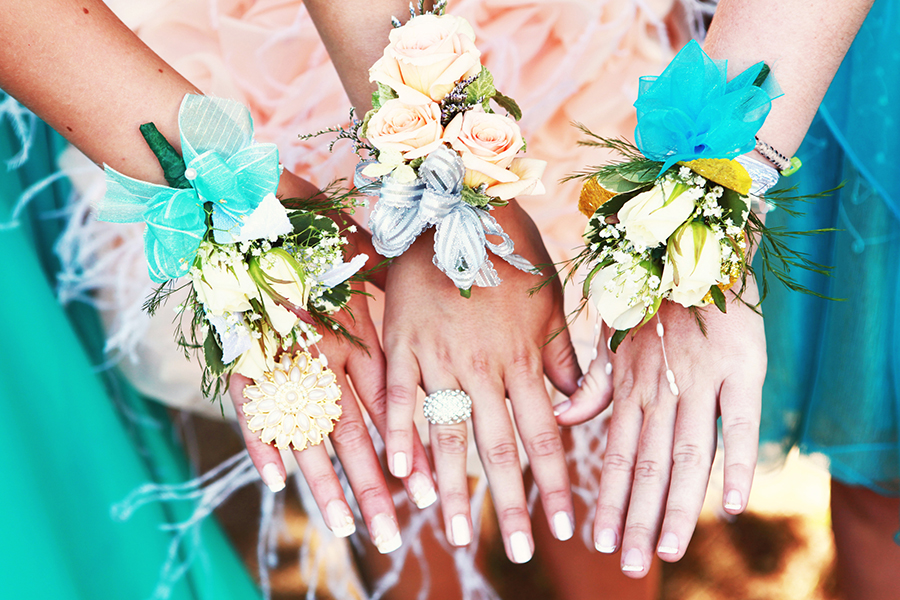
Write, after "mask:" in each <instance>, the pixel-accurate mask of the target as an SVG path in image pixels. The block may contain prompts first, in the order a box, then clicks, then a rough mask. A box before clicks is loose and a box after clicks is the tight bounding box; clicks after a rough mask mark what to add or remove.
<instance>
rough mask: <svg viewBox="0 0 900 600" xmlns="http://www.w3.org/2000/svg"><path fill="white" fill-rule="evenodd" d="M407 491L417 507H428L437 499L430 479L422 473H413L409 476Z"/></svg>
mask: <svg viewBox="0 0 900 600" xmlns="http://www.w3.org/2000/svg"><path fill="white" fill-rule="evenodd" d="M409 492H410V493H411V494H412V499H413V502H415V503H416V506H418V507H419V508H428V507H429V506H431V505H432V504H434V503H435V502H436V501H437V493H436V492H435V491H434V486H433V485H431V480H430V479H428V477H427V476H425V475H423V474H422V473H413V475H412V477H410V478H409Z"/></svg>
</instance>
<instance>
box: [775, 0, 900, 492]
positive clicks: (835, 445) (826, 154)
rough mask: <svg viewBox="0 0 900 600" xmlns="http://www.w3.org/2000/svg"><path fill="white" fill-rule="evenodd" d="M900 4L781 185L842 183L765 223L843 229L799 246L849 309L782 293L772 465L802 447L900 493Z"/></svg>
mask: <svg viewBox="0 0 900 600" xmlns="http://www.w3.org/2000/svg"><path fill="white" fill-rule="evenodd" d="M898 8H900V2H897V1H893V0H887V1H879V2H876V3H875V5H874V7H873V9H872V11H871V13H870V14H869V17H868V19H867V20H866V22H865V24H864V25H863V27H862V29H861V31H860V33H859V35H858V36H857V38H856V41H855V42H854V43H853V46H852V47H851V49H850V52H849V54H848V55H847V57H846V59H845V60H844V63H843V65H842V66H841V69H840V70H839V72H838V74H837V76H836V78H835V80H834V82H833V83H832V85H831V88H830V89H829V91H828V95H827V96H826V98H825V101H824V103H823V105H822V108H821V109H820V111H819V114H818V116H817V118H816V121H815V122H814V124H813V126H812V128H811V129H810V132H809V134H808V135H807V137H806V139H805V140H804V142H803V145H802V147H801V149H800V150H799V151H798V153H797V154H798V156H800V157H801V158H802V159H803V164H804V166H803V169H801V170H800V172H799V173H798V174H797V175H795V176H793V177H791V178H790V179H787V180H783V185H794V184H799V185H800V191H801V192H803V193H812V192H816V191H822V190H824V189H827V188H829V187H834V186H837V185H839V184H840V183H841V182H843V183H844V187H843V188H842V189H841V190H840V191H838V192H836V193H835V194H834V195H832V196H831V197H830V198H827V199H822V200H815V201H813V203H812V204H810V205H808V206H807V207H806V212H807V214H806V215H804V216H803V217H800V218H796V219H794V218H789V217H788V216H787V215H786V214H784V213H783V211H777V210H776V211H775V212H774V213H771V214H770V215H769V217H768V221H767V223H768V224H770V225H773V226H782V225H783V226H786V227H788V228H790V229H813V228H821V227H834V228H837V229H839V230H840V231H838V232H836V233H827V234H820V235H815V236H812V237H809V238H801V239H799V240H797V241H796V242H795V243H796V244H797V247H799V248H801V249H803V250H804V251H806V252H807V253H808V254H809V255H810V256H811V257H812V258H813V259H814V260H816V261H817V262H820V263H823V264H827V265H833V266H834V273H833V276H832V277H830V278H825V277H821V276H810V275H809V274H807V273H801V272H799V271H798V272H796V273H794V275H795V276H796V277H797V278H798V279H800V280H803V281H804V283H806V284H807V285H808V286H810V287H811V288H812V289H815V290H816V291H818V292H820V293H822V294H824V295H827V296H832V297H836V298H842V299H843V301H841V302H832V301H827V300H821V299H817V298H814V297H811V296H808V295H803V294H797V293H791V292H788V291H786V290H784V289H782V288H781V286H773V288H772V293H771V294H770V297H769V298H768V299H767V300H766V301H765V302H764V304H763V310H764V312H765V316H766V333H767V341H768V351H769V370H768V375H767V378H766V385H765V389H764V396H763V400H764V404H763V421H762V442H763V444H764V446H763V458H765V457H766V455H767V454H768V455H769V456H770V457H777V456H782V455H783V453H784V452H786V451H787V450H788V449H789V448H790V447H791V446H793V445H794V444H797V445H799V446H800V448H801V450H803V451H805V452H809V453H821V454H824V455H825V456H827V457H828V459H829V461H830V469H831V473H832V476H833V477H835V478H836V479H837V480H839V481H841V482H843V483H845V484H849V485H862V486H866V487H869V488H871V489H872V490H875V491H877V492H879V493H882V494H885V495H891V496H897V495H900V441H898V429H900V352H898V350H900V310H898V309H900V168H898V166H897V164H898V163H897V161H898V157H900V45H898V44H897V41H896V40H897V37H898V35H900V14H898Z"/></svg>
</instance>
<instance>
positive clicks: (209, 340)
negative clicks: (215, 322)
mask: <svg viewBox="0 0 900 600" xmlns="http://www.w3.org/2000/svg"><path fill="white" fill-rule="evenodd" d="M203 356H204V358H205V359H206V368H207V369H209V370H210V372H211V373H212V374H213V375H215V376H216V377H218V376H219V375H221V374H223V373H224V372H225V363H223V362H222V348H221V347H219V341H218V340H217V339H216V334H215V332H214V331H213V328H212V327H210V328H209V331H208V332H207V333H206V341H204V342H203Z"/></svg>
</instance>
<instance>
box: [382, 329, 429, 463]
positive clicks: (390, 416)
mask: <svg viewBox="0 0 900 600" xmlns="http://www.w3.org/2000/svg"><path fill="white" fill-rule="evenodd" d="M385 341H386V343H385V351H386V354H387V430H386V431H385V439H384V445H385V453H386V455H387V463H388V468H389V469H390V471H391V473H392V474H393V475H394V477H399V478H405V477H408V476H409V474H410V472H411V467H412V456H413V447H414V445H415V444H414V439H415V437H416V436H418V433H417V432H416V430H415V425H414V424H413V418H414V415H415V410H416V398H417V393H418V392H417V390H418V382H419V381H420V375H419V364H418V362H417V360H416V357H415V355H414V354H413V352H412V350H411V348H410V346H409V345H408V344H407V343H406V341H405V340H396V341H395V343H393V344H389V341H390V338H387V339H386V340H385Z"/></svg>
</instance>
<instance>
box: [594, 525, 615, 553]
mask: <svg viewBox="0 0 900 600" xmlns="http://www.w3.org/2000/svg"><path fill="white" fill-rule="evenodd" d="M594 548H596V549H597V552H602V553H603V554H612V553H613V552H615V551H616V532H615V531H613V530H612V529H601V530H600V534H599V535H598V536H597V541H596V542H594Z"/></svg>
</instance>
